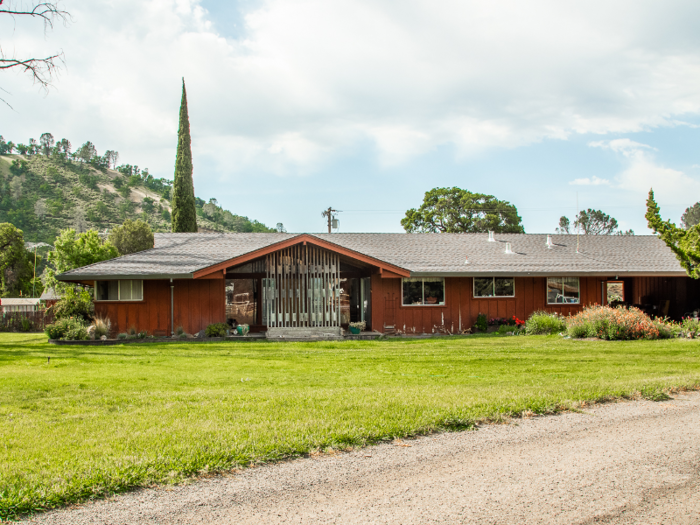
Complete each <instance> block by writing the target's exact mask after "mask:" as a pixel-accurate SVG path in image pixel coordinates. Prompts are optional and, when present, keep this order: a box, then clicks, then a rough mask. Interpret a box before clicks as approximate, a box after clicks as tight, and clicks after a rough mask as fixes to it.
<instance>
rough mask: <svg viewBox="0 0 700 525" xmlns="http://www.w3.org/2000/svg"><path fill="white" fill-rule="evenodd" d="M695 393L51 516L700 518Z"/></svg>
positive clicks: (220, 479) (111, 520)
mask: <svg viewBox="0 0 700 525" xmlns="http://www.w3.org/2000/svg"><path fill="white" fill-rule="evenodd" d="M699 495H700V393H698V392H693V393H681V394H677V395H674V399H673V400H671V401H665V402H661V403H654V402H651V401H634V402H624V403H613V404H607V405H600V406H594V407H592V408H590V409H585V410H584V411H583V413H566V414H561V415H557V416H547V417H534V418H529V419H522V420H514V421H512V422H511V423H509V424H503V425H488V426H484V427H481V428H480V429H479V430H477V431H472V432H458V433H446V434H439V435H433V436H428V437H423V438H420V439H415V440H405V441H397V442H394V443H387V444H383V445H379V446H374V447H369V448H365V449H362V450H357V451H354V452H349V453H339V454H336V455H321V456H317V457H310V458H303V459H298V460H294V461H289V462H284V463H278V464H275V465H268V466H263V467H257V468H252V469H248V470H245V471H242V472H239V473H234V474H231V475H228V476H217V477H212V478H209V479H204V480H201V481H198V482H196V483H193V484H190V485H183V486H177V487H165V488H159V489H147V490H139V491H135V492H131V493H129V494H124V495H121V496H117V497H115V498H112V499H109V500H104V501H99V502H96V503H90V504H86V505H84V506H81V507H74V508H70V509H64V510H61V511H54V512H50V513H47V514H43V515H40V516H37V517H36V518H34V519H33V520H31V523H42V524H62V525H64V524H76V525H80V524H104V525H107V524H109V525H125V524H129V525H131V524H140V523H144V524H159V525H170V524H188V525H189V524H197V523H201V524H203V523H206V524H212V523H216V524H234V523H235V524H241V523H255V524H258V523H266V524H267V523H270V524H274V523H305V524H316V523H318V524H320V523H324V524H325V523H342V524H355V523H357V524H360V523H361V524H367V523H381V524H399V523H401V524H411V523H420V524H424V523H479V524H491V523H507V524H512V523H521V524H530V523H546V524H560V523H561V524H572V523H578V524H584V523H615V524H625V525H628V524H645V525H649V524H656V523H668V524H674V525H682V524H690V523H693V524H698V523H700V497H699Z"/></svg>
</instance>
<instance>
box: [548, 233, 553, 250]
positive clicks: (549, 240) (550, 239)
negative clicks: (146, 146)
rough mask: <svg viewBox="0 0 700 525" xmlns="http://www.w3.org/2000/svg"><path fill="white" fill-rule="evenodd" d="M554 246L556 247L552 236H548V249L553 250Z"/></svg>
mask: <svg viewBox="0 0 700 525" xmlns="http://www.w3.org/2000/svg"><path fill="white" fill-rule="evenodd" d="M552 246H554V242H552V236H551V235H547V249H548V250H551V249H552Z"/></svg>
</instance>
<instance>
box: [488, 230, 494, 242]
mask: <svg viewBox="0 0 700 525" xmlns="http://www.w3.org/2000/svg"><path fill="white" fill-rule="evenodd" d="M489 242H496V238H495V237H494V236H493V232H492V231H490V230H489Z"/></svg>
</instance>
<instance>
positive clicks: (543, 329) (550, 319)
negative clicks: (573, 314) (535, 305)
mask: <svg viewBox="0 0 700 525" xmlns="http://www.w3.org/2000/svg"><path fill="white" fill-rule="evenodd" d="M564 331H566V321H565V320H564V318H563V317H562V316H561V315H559V314H550V313H549V312H542V311H539V312H535V313H533V314H532V315H531V316H530V317H529V319H528V320H527V321H525V333H526V334H527V335H543V334H558V333H559V332H564Z"/></svg>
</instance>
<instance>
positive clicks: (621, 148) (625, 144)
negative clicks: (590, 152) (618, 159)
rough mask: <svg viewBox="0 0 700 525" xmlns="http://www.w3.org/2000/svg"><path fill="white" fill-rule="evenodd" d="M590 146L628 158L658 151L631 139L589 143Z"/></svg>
mask: <svg viewBox="0 0 700 525" xmlns="http://www.w3.org/2000/svg"><path fill="white" fill-rule="evenodd" d="M588 145H589V146H590V147H592V148H602V149H609V150H612V151H614V152H615V153H621V154H622V155H624V156H625V157H628V158H629V157H634V156H637V155H643V154H644V152H645V151H656V148H653V147H651V146H649V145H647V144H642V143H640V142H635V141H633V140H630V139H614V140H600V141H596V142H589V143H588Z"/></svg>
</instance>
